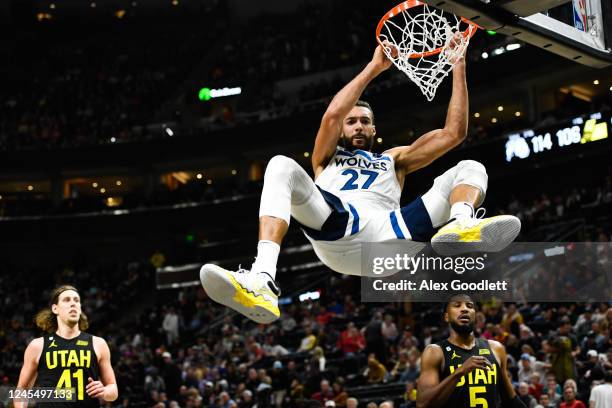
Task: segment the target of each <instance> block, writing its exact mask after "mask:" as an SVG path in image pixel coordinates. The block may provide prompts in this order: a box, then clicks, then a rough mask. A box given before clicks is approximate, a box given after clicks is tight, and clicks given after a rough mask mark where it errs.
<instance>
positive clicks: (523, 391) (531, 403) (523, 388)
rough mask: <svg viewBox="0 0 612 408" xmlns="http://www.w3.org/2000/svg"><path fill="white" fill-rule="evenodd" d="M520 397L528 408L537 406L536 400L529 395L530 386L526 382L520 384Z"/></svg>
mask: <svg viewBox="0 0 612 408" xmlns="http://www.w3.org/2000/svg"><path fill="white" fill-rule="evenodd" d="M518 397H519V398H520V399H521V401H523V404H525V406H526V407H527V408H535V406H536V405H537V402H536V399H535V398H533V397H532V396H531V395H530V394H529V384H527V383H526V382H521V383H519V387H518Z"/></svg>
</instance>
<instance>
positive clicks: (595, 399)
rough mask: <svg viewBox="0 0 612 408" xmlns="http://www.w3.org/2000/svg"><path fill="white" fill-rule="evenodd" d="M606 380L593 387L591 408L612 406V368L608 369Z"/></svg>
mask: <svg viewBox="0 0 612 408" xmlns="http://www.w3.org/2000/svg"><path fill="white" fill-rule="evenodd" d="M604 381H605V382H604V383H603V384H599V385H596V386H595V387H593V388H592V389H591V396H590V397H589V408H612V370H608V371H606V374H605V378H604Z"/></svg>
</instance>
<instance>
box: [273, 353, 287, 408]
mask: <svg viewBox="0 0 612 408" xmlns="http://www.w3.org/2000/svg"><path fill="white" fill-rule="evenodd" d="M270 378H272V390H273V392H274V404H275V405H276V406H277V407H279V408H280V406H281V405H282V403H283V401H284V400H285V395H286V394H287V388H288V387H289V381H288V378H287V374H286V372H285V370H284V369H283V363H282V362H280V361H278V360H277V361H275V362H274V364H273V365H272V371H270Z"/></svg>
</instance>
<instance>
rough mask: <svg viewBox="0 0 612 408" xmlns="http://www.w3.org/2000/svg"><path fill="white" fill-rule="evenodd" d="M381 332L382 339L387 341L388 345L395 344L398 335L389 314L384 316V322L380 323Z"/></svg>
mask: <svg viewBox="0 0 612 408" xmlns="http://www.w3.org/2000/svg"><path fill="white" fill-rule="evenodd" d="M381 330H382V334H383V337H384V338H385V339H386V340H387V342H388V343H390V344H392V343H395V341H396V340H397V337H398V335H399V333H398V332H397V327H396V326H395V323H394V322H393V316H391V315H390V314H386V315H385V320H384V321H383V322H382V325H381Z"/></svg>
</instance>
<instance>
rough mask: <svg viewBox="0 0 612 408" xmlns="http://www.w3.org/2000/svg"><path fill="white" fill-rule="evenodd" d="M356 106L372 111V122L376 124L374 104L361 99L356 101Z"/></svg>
mask: <svg viewBox="0 0 612 408" xmlns="http://www.w3.org/2000/svg"><path fill="white" fill-rule="evenodd" d="M355 106H361V107H362V108H368V109H369V110H370V112H372V124H374V109H372V106H370V104H369V103H368V102H366V101H363V100H361V99H360V100H358V101H357V102H355Z"/></svg>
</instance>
